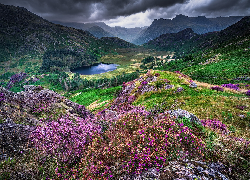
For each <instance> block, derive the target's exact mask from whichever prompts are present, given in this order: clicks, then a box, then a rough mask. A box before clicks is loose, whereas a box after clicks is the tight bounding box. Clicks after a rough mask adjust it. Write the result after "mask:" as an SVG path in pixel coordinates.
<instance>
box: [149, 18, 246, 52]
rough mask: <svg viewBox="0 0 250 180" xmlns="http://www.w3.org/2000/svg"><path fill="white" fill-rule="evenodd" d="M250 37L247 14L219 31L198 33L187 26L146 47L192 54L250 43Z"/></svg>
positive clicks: (160, 37)
mask: <svg viewBox="0 0 250 180" xmlns="http://www.w3.org/2000/svg"><path fill="white" fill-rule="evenodd" d="M249 38H250V16H246V17H244V18H242V19H241V20H240V21H238V22H237V23H235V24H233V25H231V26H229V27H227V28H226V29H224V30H221V31H219V32H209V33H205V34H197V33H195V32H194V31H193V30H192V29H190V28H187V29H185V30H182V31H180V32H178V33H166V34H163V35H161V36H159V37H158V38H155V39H153V40H150V41H149V42H148V43H145V44H144V47H148V48H154V49H157V50H164V51H174V52H178V53H184V54H192V53H195V52H198V51H200V50H202V51H205V50H206V49H217V48H221V47H225V46H230V45H234V46H235V45H237V43H238V42H241V41H242V42H245V41H247V42H248V45H250V43H249V42H250V41H249ZM241 44H242V43H241ZM239 45H240V44H239Z"/></svg>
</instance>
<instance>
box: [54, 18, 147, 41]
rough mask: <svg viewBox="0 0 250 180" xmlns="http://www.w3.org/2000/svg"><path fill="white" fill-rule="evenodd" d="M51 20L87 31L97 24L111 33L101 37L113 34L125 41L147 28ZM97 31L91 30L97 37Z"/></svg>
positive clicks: (134, 37) (132, 38)
mask: <svg viewBox="0 0 250 180" xmlns="http://www.w3.org/2000/svg"><path fill="white" fill-rule="evenodd" d="M53 22H54V23H57V24H61V25H64V26H68V27H73V28H76V29H82V30H87V31H89V29H90V28H92V27H94V26H98V27H100V28H102V29H103V30H104V31H106V32H107V33H110V34H111V35H110V34H108V35H109V36H102V37H113V36H115V37H119V38H121V39H123V40H125V41H128V42H132V41H133V40H135V39H136V38H138V35H140V33H141V32H142V31H143V30H145V29H146V28H147V26H145V27H135V28H125V27H120V26H115V27H110V26H108V25H107V24H105V23H104V22H94V23H76V22H60V21H53ZM99 31H100V30H99ZM99 31H98V32H95V31H93V32H92V34H93V35H94V36H96V37H98V36H99V35H97V34H98V33H99ZM96 33H97V34H96ZM105 35H106V34H105Z"/></svg>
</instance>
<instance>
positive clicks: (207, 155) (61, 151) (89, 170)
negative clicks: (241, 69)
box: [0, 70, 250, 180]
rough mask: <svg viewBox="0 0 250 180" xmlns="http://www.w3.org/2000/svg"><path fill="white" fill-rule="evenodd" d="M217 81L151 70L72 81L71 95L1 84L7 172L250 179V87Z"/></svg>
mask: <svg viewBox="0 0 250 180" xmlns="http://www.w3.org/2000/svg"><path fill="white" fill-rule="evenodd" d="M40 78H41V79H43V78H46V76H44V77H40ZM220 88H221V89H223V91H221V90H219V88H217V89H218V90H216V89H215V88H213V85H211V84H204V83H201V82H198V81H193V80H192V79H191V78H190V77H188V76H186V75H184V74H182V73H180V72H168V71H152V70H149V71H148V72H147V73H146V74H142V75H141V76H140V77H139V78H138V79H135V80H133V81H130V82H127V83H123V86H122V87H116V88H108V89H98V90H94V89H88V90H87V89H81V90H78V91H72V92H71V93H68V94H66V95H65V96H66V97H67V98H69V99H71V100H72V101H71V100H68V99H67V98H66V97H63V96H61V95H59V94H57V93H55V92H53V91H51V90H48V89H44V88H43V87H42V86H33V85H30V86H25V91H23V92H19V93H13V92H10V91H8V90H6V89H5V88H2V87H0V91H1V94H0V97H1V99H0V110H1V111H0V112H3V111H2V110H4V112H5V113H1V119H0V120H1V123H0V132H1V133H2V134H3V136H1V137H0V138H2V139H1V141H0V145H1V146H0V147H1V149H0V151H1V152H4V156H0V158H1V161H2V162H0V163H1V164H0V165H1V166H0V177H1V178H3V179H20V178H21V177H22V178H25V179H28V178H35V179H41V178H52V179H62V178H68V179H70V178H73V179H99V178H100V179H101V178H104V177H105V178H110V177H113V178H114V179H119V178H120V179H121V178H123V179H129V178H132V179H135V178H145V177H147V176H150V177H154V178H156V179H157V180H160V179H168V178H172V177H176V178H188V177H190V176H192V177H194V178H198V177H202V178H203V179H205V178H216V179H222V178H224V179H225V178H227V179H248V177H250V176H249V175H250V174H248V172H249V164H248V163H249V162H248V159H249V158H250V157H249V151H250V149H249V138H250V135H249V133H248V132H249V118H250V116H249V107H250V104H249V97H247V96H246V94H245V93H244V92H243V90H244V88H245V87H244V86H243V85H241V86H240V90H238V91H236V90H233V89H230V88H224V87H220ZM117 90H119V91H117ZM94 105H95V108H94V110H95V111H93V112H90V111H89V110H88V109H92V108H91V107H93V106H94ZM141 105H143V106H144V107H142V106H141ZM85 106H86V107H85ZM92 110H93V109H92ZM13 117H15V118H13ZM38 120H40V121H38ZM44 132H46V133H44ZM17 137H19V138H17ZM191 142H192V143H191ZM72 148H73V149H72ZM93 154H95V156H93ZM145 155H147V157H148V158H145ZM7 158H10V159H9V160H6V159H7ZM11 158H12V159H11ZM55 159H56V160H55ZM88 163H89V164H88ZM48 167H54V168H48ZM93 167H95V168H93ZM113 167H115V168H113ZM190 167H192V168H190ZM201 168H202V169H203V170H202V171H200V169H201ZM180 172H181V173H180ZM207 172H209V173H207Z"/></svg>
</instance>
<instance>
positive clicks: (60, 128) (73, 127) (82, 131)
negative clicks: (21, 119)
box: [30, 115, 101, 163]
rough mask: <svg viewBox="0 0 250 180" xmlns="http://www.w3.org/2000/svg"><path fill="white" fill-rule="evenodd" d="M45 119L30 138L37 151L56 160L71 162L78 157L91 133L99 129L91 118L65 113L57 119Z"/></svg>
mask: <svg viewBox="0 0 250 180" xmlns="http://www.w3.org/2000/svg"><path fill="white" fill-rule="evenodd" d="M47 121H48V122H47V123H45V125H43V126H38V127H37V128H36V129H35V130H34V131H33V132H32V133H31V135H30V138H31V140H32V142H33V143H34V146H35V147H36V149H37V150H38V151H41V152H42V153H43V154H44V155H46V156H51V157H53V158H56V159H57V160H58V162H68V163H72V162H74V160H75V158H76V157H78V158H80V157H81V156H82V154H83V151H84V150H85V144H87V143H88V142H89V141H90V139H91V135H92V134H93V133H94V132H100V131H101V128H100V126H99V125H98V124H97V123H95V122H94V119H91V118H86V119H83V118H77V119H75V120H74V119H72V118H71V117H70V116H69V115H66V116H64V117H60V118H59V119H58V120H57V121H54V120H50V119H47Z"/></svg>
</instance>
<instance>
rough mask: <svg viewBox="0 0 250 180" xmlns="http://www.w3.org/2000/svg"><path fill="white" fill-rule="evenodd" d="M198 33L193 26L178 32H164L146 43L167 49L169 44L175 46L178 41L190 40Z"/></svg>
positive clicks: (153, 46)
mask: <svg viewBox="0 0 250 180" xmlns="http://www.w3.org/2000/svg"><path fill="white" fill-rule="evenodd" d="M197 35H198V34H196V33H194V31H193V30H192V29H191V28H187V29H184V30H182V31H180V32H178V33H167V34H162V35H160V36H159V37H158V38H155V39H154V40H151V41H149V42H148V43H146V46H150V47H152V48H157V49H161V48H162V49H167V47H169V46H175V44H176V43H182V42H184V41H185V40H189V39H191V38H192V37H194V36H197Z"/></svg>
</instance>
